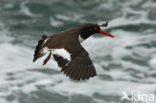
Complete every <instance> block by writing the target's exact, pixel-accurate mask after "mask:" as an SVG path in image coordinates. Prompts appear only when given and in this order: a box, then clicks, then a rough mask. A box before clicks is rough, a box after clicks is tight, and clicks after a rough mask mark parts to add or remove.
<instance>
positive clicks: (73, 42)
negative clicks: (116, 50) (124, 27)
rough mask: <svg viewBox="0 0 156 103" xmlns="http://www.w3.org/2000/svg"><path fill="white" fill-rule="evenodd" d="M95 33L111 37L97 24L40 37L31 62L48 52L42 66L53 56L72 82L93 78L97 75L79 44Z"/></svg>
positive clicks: (79, 26)
mask: <svg viewBox="0 0 156 103" xmlns="http://www.w3.org/2000/svg"><path fill="white" fill-rule="evenodd" d="M101 26H104V25H101ZM95 33H103V34H105V35H108V36H111V37H113V36H112V35H110V34H108V33H106V32H104V31H102V30H101V29H100V26H99V25H97V24H81V25H77V26H74V27H71V28H69V29H67V30H65V31H64V32H61V33H58V34H55V35H52V36H50V37H47V36H42V39H41V40H39V42H38V45H37V46H36V50H35V54H34V59H33V61H36V60H37V59H38V58H40V57H42V56H43V55H44V54H46V53H48V52H50V53H49V55H48V57H47V58H46V59H45V60H44V62H43V65H44V64H46V63H47V62H48V61H49V59H50V57H51V55H53V57H54V60H55V61H56V62H57V64H58V66H59V67H60V68H61V71H62V72H64V74H65V75H66V76H69V77H70V78H72V79H74V80H80V79H82V80H85V79H89V78H90V77H94V76H96V75H97V73H96V70H95V67H94V65H93V63H92V61H91V60H90V58H89V54H88V53H87V51H86V50H85V49H84V48H83V47H82V46H81V45H80V43H81V42H82V41H83V40H85V39H87V38H88V37H89V36H91V35H93V34H95Z"/></svg>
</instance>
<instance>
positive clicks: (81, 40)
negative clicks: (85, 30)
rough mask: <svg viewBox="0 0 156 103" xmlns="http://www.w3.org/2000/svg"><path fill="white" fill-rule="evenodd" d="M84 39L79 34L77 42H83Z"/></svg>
mask: <svg viewBox="0 0 156 103" xmlns="http://www.w3.org/2000/svg"><path fill="white" fill-rule="evenodd" d="M83 41H84V39H83V38H82V37H81V35H80V34H79V42H80V43H81V42H83Z"/></svg>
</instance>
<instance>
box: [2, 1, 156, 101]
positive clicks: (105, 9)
mask: <svg viewBox="0 0 156 103" xmlns="http://www.w3.org/2000/svg"><path fill="white" fill-rule="evenodd" d="M105 21H109V27H108V28H105V29H106V31H108V32H110V33H111V34H113V35H115V36H116V38H115V39H112V38H109V37H104V36H103V35H100V34H96V35H94V36H93V37H91V38H89V39H88V40H86V41H85V42H84V43H82V45H83V46H84V47H85V48H86V50H87V51H88V52H89V54H90V57H91V59H92V61H93V63H94V65H95V67H96V70H97V73H98V76H97V77H94V78H91V79H90V80H87V81H80V82H79V81H72V80H71V79H69V78H67V77H65V75H63V74H62V73H61V72H60V68H58V67H57V64H56V62H55V61H54V60H53V59H51V60H50V62H48V64H47V65H46V66H44V67H43V66H42V61H43V60H44V57H43V58H41V59H40V60H39V61H37V62H36V63H32V59H33V53H34V49H35V46H36V44H37V42H38V40H39V39H40V38H41V35H43V34H46V35H52V34H54V33H58V32H61V31H63V30H65V29H66V28H68V27H70V26H73V25H76V24H81V23H87V22H92V23H104V22H105ZM155 33H156V1H155V0H0V103H156V34H155ZM123 91H124V92H126V93H127V94H128V95H129V96H131V92H132V91H139V92H141V93H142V94H152V95H153V96H155V98H154V100H153V101H145V100H144V101H129V100H123V101H122V100H121V97H122V95H123Z"/></svg>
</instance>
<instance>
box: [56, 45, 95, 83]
mask: <svg viewBox="0 0 156 103" xmlns="http://www.w3.org/2000/svg"><path fill="white" fill-rule="evenodd" d="M77 46H78V47H77V48H79V50H78V51H70V52H71V54H72V58H71V61H68V60H66V59H64V58H63V57H61V56H59V55H53V57H54V59H55V60H56V61H57V64H58V66H59V67H61V68H62V70H61V71H62V72H64V74H66V76H69V77H70V78H72V79H74V80H80V79H83V80H84V79H89V78H90V77H93V76H96V75H97V74H96V70H95V67H94V65H93V63H92V61H91V60H90V58H89V55H88V53H87V52H86V50H85V49H84V48H83V47H82V46H81V45H80V44H79V45H77ZM65 49H66V50H67V51H69V50H68V49H70V48H65Z"/></svg>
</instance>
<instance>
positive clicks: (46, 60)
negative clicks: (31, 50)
mask: <svg viewBox="0 0 156 103" xmlns="http://www.w3.org/2000/svg"><path fill="white" fill-rule="evenodd" d="M50 58H51V52H50V53H49V55H48V56H47V58H46V59H45V60H44V61H43V65H45V64H46V63H47V62H48V61H49V59H50Z"/></svg>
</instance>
